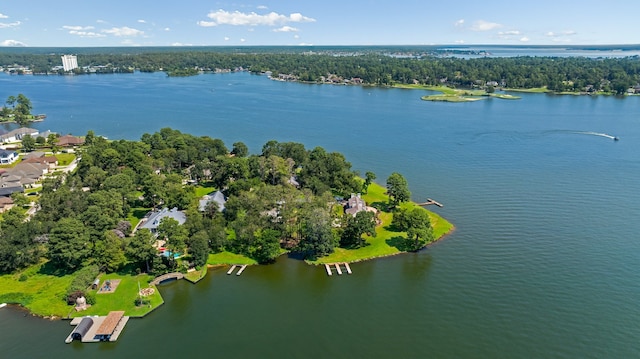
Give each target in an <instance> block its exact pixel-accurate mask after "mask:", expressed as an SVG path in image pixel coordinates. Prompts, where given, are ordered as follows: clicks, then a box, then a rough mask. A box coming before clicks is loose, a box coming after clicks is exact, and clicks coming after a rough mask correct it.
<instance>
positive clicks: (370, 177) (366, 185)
mask: <svg viewBox="0 0 640 359" xmlns="http://www.w3.org/2000/svg"><path fill="white" fill-rule="evenodd" d="M375 179H376V174H375V173H373V172H370V171H367V173H365V177H364V183H363V184H362V192H364V193H367V192H368V190H369V186H370V185H371V183H373V180H375Z"/></svg>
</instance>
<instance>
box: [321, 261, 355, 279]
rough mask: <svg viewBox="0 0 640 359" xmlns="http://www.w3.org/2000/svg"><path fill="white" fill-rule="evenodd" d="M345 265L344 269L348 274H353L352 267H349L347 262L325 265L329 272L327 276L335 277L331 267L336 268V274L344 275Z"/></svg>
mask: <svg viewBox="0 0 640 359" xmlns="http://www.w3.org/2000/svg"><path fill="white" fill-rule="evenodd" d="M343 265H344V269H345V270H346V272H347V273H348V274H352V273H353V272H352V271H351V267H350V266H349V263H346V262H338V263H325V265H324V268H325V269H326V270H327V275H329V276H330V275H333V272H332V269H331V267H333V268H335V270H336V272H338V275H342V273H343V272H342V266H343Z"/></svg>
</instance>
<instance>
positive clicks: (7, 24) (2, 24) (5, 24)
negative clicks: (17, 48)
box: [0, 21, 20, 29]
mask: <svg viewBox="0 0 640 359" xmlns="http://www.w3.org/2000/svg"><path fill="white" fill-rule="evenodd" d="M19 25H20V21H15V22H0V29H5V28H8V27H16V26H19Z"/></svg>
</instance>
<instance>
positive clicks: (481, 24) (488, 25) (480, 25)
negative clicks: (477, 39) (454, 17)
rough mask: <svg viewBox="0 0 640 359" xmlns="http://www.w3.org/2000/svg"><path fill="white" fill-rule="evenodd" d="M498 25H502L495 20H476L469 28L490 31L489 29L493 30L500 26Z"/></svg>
mask: <svg viewBox="0 0 640 359" xmlns="http://www.w3.org/2000/svg"><path fill="white" fill-rule="evenodd" d="M500 27H502V25H501V24H498V23H496V22H489V21H484V20H478V21H476V22H474V23H473V25H472V26H471V30H473V31H490V30H494V29H497V28H500Z"/></svg>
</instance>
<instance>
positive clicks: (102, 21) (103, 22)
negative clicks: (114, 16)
mask: <svg viewBox="0 0 640 359" xmlns="http://www.w3.org/2000/svg"><path fill="white" fill-rule="evenodd" d="M96 22H97V23H98V24H106V23H107V22H106V21H104V20H100V19H98V20H96Z"/></svg>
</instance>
